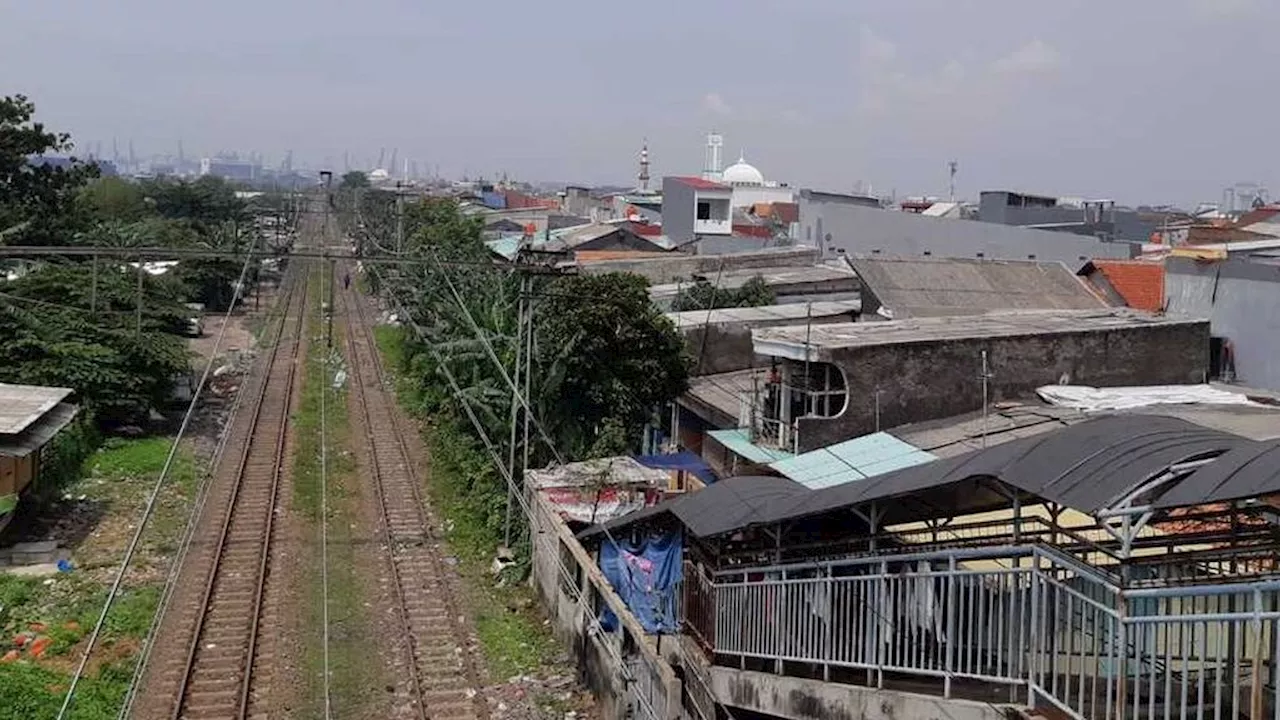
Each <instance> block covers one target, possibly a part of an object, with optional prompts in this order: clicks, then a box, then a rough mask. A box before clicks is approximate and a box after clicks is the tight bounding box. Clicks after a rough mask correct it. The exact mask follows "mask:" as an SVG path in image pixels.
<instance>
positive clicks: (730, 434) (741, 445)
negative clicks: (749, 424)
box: [707, 428, 793, 465]
mask: <svg viewBox="0 0 1280 720" xmlns="http://www.w3.org/2000/svg"><path fill="white" fill-rule="evenodd" d="M707 434H708V435H710V436H711V437H713V438H715V439H716V442H718V443H720V444H721V445H724V446H725V447H727V448H729V449H730V450H732V451H733V452H735V453H737V454H738V455H741V456H742V457H744V458H746V459H748V460H750V461H751V462H753V463H755V464H757V465H768V464H769V463H771V462H776V461H778V460H784V459H786V458H789V457H793V454H792V453H789V452H786V451H785V450H774V449H773V448H768V447H764V446H763V445H757V444H755V443H753V442H751V433H749V432H748V431H747V429H746V428H735V429H733V430H712V431H711V432H709V433H707Z"/></svg>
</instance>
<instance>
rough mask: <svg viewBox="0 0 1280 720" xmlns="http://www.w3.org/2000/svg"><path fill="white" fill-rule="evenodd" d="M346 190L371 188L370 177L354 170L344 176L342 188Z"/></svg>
mask: <svg viewBox="0 0 1280 720" xmlns="http://www.w3.org/2000/svg"><path fill="white" fill-rule="evenodd" d="M340 187H342V188H343V189H345V190H354V189H356V188H367V187H369V176H368V175H365V174H364V173H362V172H360V171H359V170H352V171H351V172H348V173H346V174H345V175H343V176H342V184H341V186H340Z"/></svg>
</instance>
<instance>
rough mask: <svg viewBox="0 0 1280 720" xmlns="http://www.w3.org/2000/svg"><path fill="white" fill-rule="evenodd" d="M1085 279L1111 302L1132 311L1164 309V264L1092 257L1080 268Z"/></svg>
mask: <svg viewBox="0 0 1280 720" xmlns="http://www.w3.org/2000/svg"><path fill="white" fill-rule="evenodd" d="M1079 275H1080V277H1082V278H1084V279H1085V280H1087V281H1088V282H1089V283H1090V284H1091V285H1092V286H1093V287H1094V288H1096V289H1097V291H1098V292H1099V293H1101V295H1102V297H1104V298H1106V299H1107V301H1108V303H1110V304H1111V305H1117V306H1118V305H1127V306H1128V307H1131V308H1133V309H1135V310H1145V311H1147V312H1162V311H1163V310H1164V263H1163V262H1159V261H1151V260H1093V261H1090V262H1087V263H1085V265H1084V267H1082V268H1080V273H1079Z"/></svg>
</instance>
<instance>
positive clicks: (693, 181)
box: [675, 176, 731, 190]
mask: <svg viewBox="0 0 1280 720" xmlns="http://www.w3.org/2000/svg"><path fill="white" fill-rule="evenodd" d="M675 179H676V180H679V181H680V182H682V183H684V184H685V185H688V186H689V187H692V188H697V189H699V190H730V189H731V188H730V187H729V186H728V185H721V184H720V183H718V182H712V181H710V180H704V179H702V178H700V177H693V176H682V177H677V178H675Z"/></svg>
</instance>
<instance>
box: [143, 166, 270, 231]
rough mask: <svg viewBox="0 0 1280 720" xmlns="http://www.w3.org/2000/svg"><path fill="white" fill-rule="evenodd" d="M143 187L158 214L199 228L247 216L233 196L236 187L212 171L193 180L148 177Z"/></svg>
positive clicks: (246, 220)
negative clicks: (184, 221)
mask: <svg viewBox="0 0 1280 720" xmlns="http://www.w3.org/2000/svg"><path fill="white" fill-rule="evenodd" d="M142 188H143V192H144V193H145V194H146V197H147V199H148V200H150V201H151V204H152V205H153V206H154V207H155V210H156V212H157V213H158V214H159V215H160V217H163V218H169V219H174V220H186V221H188V222H191V223H192V224H194V225H195V226H196V227H197V228H199V229H200V230H202V231H211V230H212V229H213V228H215V227H218V226H221V225H223V224H224V223H245V222H248V220H249V216H248V208H247V206H246V205H245V203H244V202H243V201H241V200H240V199H239V198H237V197H236V191H235V188H234V187H232V186H231V184H230V183H228V182H227V181H226V180H223V179H222V178H219V177H216V176H214V175H205V176H204V177H201V178H200V179H198V180H195V181H187V180H170V179H157V180H148V181H146V182H144V183H143V185H142Z"/></svg>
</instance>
